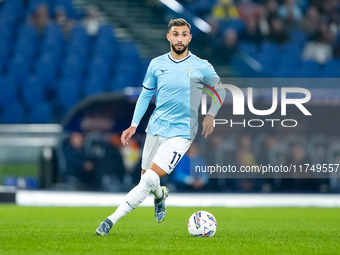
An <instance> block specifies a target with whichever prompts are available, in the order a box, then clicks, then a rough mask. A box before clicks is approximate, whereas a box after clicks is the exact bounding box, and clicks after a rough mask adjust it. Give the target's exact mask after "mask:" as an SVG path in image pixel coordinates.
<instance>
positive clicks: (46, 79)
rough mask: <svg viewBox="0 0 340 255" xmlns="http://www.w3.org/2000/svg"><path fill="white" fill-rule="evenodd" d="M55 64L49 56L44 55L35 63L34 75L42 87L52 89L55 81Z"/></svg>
mask: <svg viewBox="0 0 340 255" xmlns="http://www.w3.org/2000/svg"><path fill="white" fill-rule="evenodd" d="M57 66H58V65H57V63H56V61H55V60H54V57H53V56H52V55H50V54H44V55H42V56H41V57H40V59H39V60H38V61H37V64H36V66H35V74H36V75H37V77H38V79H39V80H41V82H42V83H43V84H44V86H46V87H48V88H51V87H53V85H54V83H55V79H56V70H57Z"/></svg>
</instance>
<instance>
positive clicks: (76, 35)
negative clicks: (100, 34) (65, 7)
mask: <svg viewBox="0 0 340 255" xmlns="http://www.w3.org/2000/svg"><path fill="white" fill-rule="evenodd" d="M89 40H90V37H89V35H88V34H87V31H86V29H85V27H84V26H83V25H82V24H80V23H78V24H76V25H75V26H74V27H73V28H72V30H71V34H70V43H78V44H79V43H84V44H88V43H89Z"/></svg>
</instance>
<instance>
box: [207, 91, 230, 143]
mask: <svg viewBox="0 0 340 255" xmlns="http://www.w3.org/2000/svg"><path fill="white" fill-rule="evenodd" d="M215 90H216V92H217V94H218V95H219V97H220V99H221V102H222V103H223V101H224V99H225V96H226V91H225V89H223V88H215ZM214 99H215V101H216V102H218V103H217V104H214V103H211V106H210V109H209V111H208V113H207V115H206V116H205V118H204V120H203V123H202V125H203V131H202V135H203V136H204V138H207V137H208V136H209V135H210V134H211V133H212V132H213V131H214V119H215V116H216V114H217V112H218V110H219V109H220V108H221V106H222V105H221V103H220V100H219V99H218V97H217V95H216V94H214Z"/></svg>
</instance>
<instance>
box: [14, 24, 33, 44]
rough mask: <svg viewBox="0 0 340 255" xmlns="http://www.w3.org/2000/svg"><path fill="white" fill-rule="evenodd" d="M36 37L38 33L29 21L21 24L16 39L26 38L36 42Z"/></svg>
mask: <svg viewBox="0 0 340 255" xmlns="http://www.w3.org/2000/svg"><path fill="white" fill-rule="evenodd" d="M37 39H38V33H37V30H36V29H35V27H34V26H33V25H32V24H30V23H25V24H23V25H22V26H21V27H20V28H19V31H18V41H20V40H28V41H29V43H31V42H36V41H37Z"/></svg>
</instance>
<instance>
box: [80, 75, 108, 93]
mask: <svg viewBox="0 0 340 255" xmlns="http://www.w3.org/2000/svg"><path fill="white" fill-rule="evenodd" d="M103 92H105V83H104V82H103V81H102V80H99V79H96V78H91V79H89V80H87V81H86V82H85V84H84V96H85V97H87V96H92V95H96V94H100V93H103Z"/></svg>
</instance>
